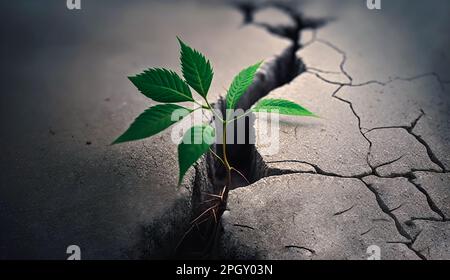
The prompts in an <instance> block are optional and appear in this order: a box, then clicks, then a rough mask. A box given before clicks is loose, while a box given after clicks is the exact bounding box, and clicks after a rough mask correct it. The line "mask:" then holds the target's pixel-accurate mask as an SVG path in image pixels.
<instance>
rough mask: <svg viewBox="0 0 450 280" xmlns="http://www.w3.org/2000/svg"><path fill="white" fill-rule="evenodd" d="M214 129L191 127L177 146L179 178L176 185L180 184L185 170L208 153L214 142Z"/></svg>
mask: <svg viewBox="0 0 450 280" xmlns="http://www.w3.org/2000/svg"><path fill="white" fill-rule="evenodd" d="M214 140H215V138H214V128H212V127H211V126H209V125H200V126H193V127H191V128H190V129H189V130H188V131H187V132H186V134H185V135H184V137H183V140H182V142H181V143H180V144H179V145H178V163H179V166H180V177H179V180H178V184H181V181H182V180H183V177H184V175H185V174H186V172H187V170H188V169H189V168H190V167H191V166H192V165H193V164H194V163H195V162H196V161H197V160H198V159H199V158H200V157H201V156H202V155H203V154H204V153H206V152H207V151H208V149H209V147H210V146H211V145H212V143H213V142H214Z"/></svg>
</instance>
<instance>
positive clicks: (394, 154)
mask: <svg viewBox="0 0 450 280" xmlns="http://www.w3.org/2000/svg"><path fill="white" fill-rule="evenodd" d="M366 137H367V138H368V139H369V140H370V142H372V148H371V150H370V155H369V163H370V165H371V166H373V167H374V168H375V169H376V172H377V174H379V175H380V176H390V175H392V174H405V173H408V172H410V171H411V170H433V171H441V169H440V168H439V166H438V165H436V164H434V163H433V162H432V161H431V160H430V159H429V157H428V154H427V150H426V148H425V147H424V146H423V145H422V144H420V143H419V142H418V141H417V140H416V138H415V137H414V136H412V135H411V134H409V133H408V131H406V130H405V129H402V128H391V129H382V130H373V131H371V132H368V133H366Z"/></svg>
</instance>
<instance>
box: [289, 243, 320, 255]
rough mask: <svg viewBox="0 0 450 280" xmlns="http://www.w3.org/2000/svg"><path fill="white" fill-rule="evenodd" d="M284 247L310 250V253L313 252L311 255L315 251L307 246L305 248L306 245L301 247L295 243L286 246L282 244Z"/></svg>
mask: <svg viewBox="0 0 450 280" xmlns="http://www.w3.org/2000/svg"><path fill="white" fill-rule="evenodd" d="M284 248H286V249H292V248H294V249H300V250H305V251H308V252H310V253H311V254H313V255H314V254H315V253H316V251H315V250H313V249H309V248H306V247H303V246H297V245H287V246H284Z"/></svg>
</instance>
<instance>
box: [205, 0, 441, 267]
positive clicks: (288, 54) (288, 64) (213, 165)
mask: <svg viewBox="0 0 450 280" xmlns="http://www.w3.org/2000/svg"><path fill="white" fill-rule="evenodd" d="M266 5H267V6H273V7H275V8H278V9H280V10H281V11H283V12H285V13H286V14H287V15H288V16H290V17H291V19H293V20H294V22H295V25H294V26H283V25H277V26H272V25H269V24H266V23H261V22H255V21H254V12H255V11H256V10H258V9H260V8H261V7H263V6H264V5H262V6H256V5H255V4H253V3H250V2H248V3H241V4H235V7H237V8H238V9H239V11H241V13H242V15H243V17H244V24H254V25H256V26H259V27H262V28H264V29H265V30H266V31H268V32H269V33H271V34H273V35H276V36H280V37H282V38H286V39H289V40H290V41H291V42H292V45H291V46H290V47H288V48H287V49H286V50H285V51H284V52H283V53H282V54H281V55H279V56H278V57H277V58H276V59H275V60H274V62H272V64H271V65H268V66H267V65H266V67H267V68H266V70H267V71H271V72H272V73H273V74H274V77H275V80H274V81H271V83H267V81H266V83H265V77H264V76H263V75H264V74H260V78H259V80H257V81H255V82H254V83H253V84H252V85H251V87H250V88H249V91H248V92H247V93H246V94H245V95H244V96H246V97H247V99H244V100H243V102H240V104H239V106H238V107H239V108H242V109H245V110H247V109H249V108H250V107H251V106H252V105H253V104H255V103H256V102H257V101H258V100H259V99H260V98H262V97H264V96H266V95H267V94H269V93H270V92H271V91H273V90H274V89H276V88H279V87H282V86H284V85H286V84H288V83H290V82H291V81H292V80H293V79H294V78H295V77H297V76H298V75H300V74H301V73H307V74H312V75H315V76H316V77H317V78H319V79H321V80H322V81H324V82H326V83H329V84H333V85H338V86H339V87H338V88H337V90H335V91H334V92H333V94H332V98H335V99H337V100H339V101H341V102H343V103H346V104H347V105H348V106H349V108H350V109H351V111H352V113H353V115H354V116H355V117H356V118H357V121H358V128H359V131H360V134H361V135H362V137H363V138H364V139H365V140H366V141H367V142H368V143H369V149H368V152H367V156H366V161H367V164H368V166H369V167H370V169H371V172H365V173H362V174H357V175H355V176H342V175H339V174H336V173H333V172H327V171H324V170H323V169H321V168H320V167H319V166H318V165H316V164H312V163H308V162H305V161H299V160H284V161H273V162H262V164H263V165H264V166H266V164H270V163H281V162H296V163H302V164H307V165H309V166H311V167H312V168H313V169H314V171H295V170H283V169H274V168H268V170H267V172H266V174H263V175H262V176H258V175H255V174H256V173H255V171H254V169H256V168H257V167H258V166H257V165H258V164H256V162H257V161H256V160H255V155H254V154H255V153H257V151H256V149H255V148H254V146H253V147H252V148H251V149H249V147H248V146H247V147H246V149H249V150H248V152H247V153H246V155H245V156H244V159H242V158H239V157H238V158H237V159H238V161H242V162H243V163H244V164H247V165H248V163H249V162H250V163H251V165H252V167H253V170H250V171H249V172H248V173H250V175H251V178H252V182H256V181H257V180H259V179H261V178H263V177H270V176H275V175H283V174H293V173H307V174H317V175H322V176H329V177H337V178H349V179H350V178H351V179H359V180H360V181H361V182H362V183H363V184H364V185H365V186H366V187H367V188H368V189H369V190H370V191H371V192H372V193H373V194H374V195H375V198H376V201H377V204H378V206H379V207H380V209H381V210H382V211H383V212H384V213H386V214H387V215H388V216H389V217H390V218H391V219H392V220H393V221H394V223H395V226H396V229H397V231H398V233H399V234H400V235H402V236H403V237H405V238H406V239H408V240H410V242H407V243H402V244H405V245H406V246H407V247H408V248H409V249H410V250H411V251H412V252H414V253H415V254H416V255H417V256H418V257H419V258H421V259H426V258H425V257H424V256H423V255H422V254H421V253H420V252H418V251H417V250H415V249H414V248H412V245H413V244H414V242H415V239H416V238H417V236H418V235H419V234H420V233H419V234H418V235H417V236H415V237H411V236H410V235H409V234H408V233H407V231H406V230H405V229H404V228H403V227H402V225H401V223H400V222H399V220H398V219H397V217H396V216H395V215H394V214H392V212H393V211H395V210H396V209H398V208H400V207H401V206H402V205H400V206H399V207H397V208H395V209H389V208H388V207H387V206H386V204H385V203H384V201H383V200H382V199H381V196H380V195H379V194H378V193H377V192H376V190H375V189H374V188H373V187H372V186H371V185H369V184H366V183H365V182H364V181H363V178H364V177H366V176H370V175H374V176H376V177H380V178H392V177H390V176H386V177H381V176H379V174H377V172H376V169H377V168H380V167H382V166H385V165H389V164H392V163H394V162H396V161H398V160H400V159H401V158H402V157H400V158H398V159H395V160H393V161H391V162H387V163H383V164H381V165H378V166H372V165H371V163H370V160H369V157H370V154H371V149H372V146H373V144H372V142H371V141H370V139H369V138H368V137H367V136H366V134H367V133H369V132H370V131H373V130H377V129H386V128H383V127H380V128H373V129H371V130H368V129H366V128H363V127H362V125H361V118H360V116H359V115H358V114H357V112H356V110H355V108H354V106H353V103H352V102H351V101H349V100H346V99H344V98H342V97H340V96H338V93H339V92H340V91H341V90H342V89H343V88H344V87H363V86H366V85H371V84H377V85H381V86H386V85H388V84H389V83H392V82H394V81H398V80H402V81H413V80H415V79H419V78H423V77H426V76H434V77H435V78H436V80H437V81H438V82H439V84H440V86H441V88H442V89H444V85H446V84H449V83H450V81H445V80H443V79H442V78H441V77H440V76H439V75H438V74H437V73H435V72H430V73H425V74H421V75H418V76H415V77H409V78H403V77H393V78H389V79H388V80H387V81H377V80H370V81H366V82H362V83H354V79H353V77H352V76H351V75H350V74H349V73H348V72H347V71H346V69H345V64H346V62H347V53H346V52H345V51H343V50H341V49H340V48H338V47H337V46H336V45H334V44H332V43H331V42H329V41H326V40H323V39H319V38H317V36H316V29H317V28H320V27H322V26H324V25H325V24H326V23H327V22H328V21H329V20H327V19H309V18H304V17H303V16H302V14H301V13H298V12H296V11H294V10H292V9H291V8H290V7H288V6H286V5H284V4H277V3H272V2H269V4H266ZM304 29H312V30H313V37H312V39H311V40H310V41H309V42H307V43H306V44H303V45H301V44H300V43H299V40H300V37H301V32H302V30H304ZM314 42H319V43H321V44H324V45H327V46H328V47H330V48H332V49H334V50H335V51H336V52H338V53H339V54H340V55H341V56H342V61H341V63H340V65H339V67H340V70H341V72H333V71H325V70H321V69H317V68H313V67H311V68H307V67H306V66H305V65H304V64H303V62H302V61H301V59H300V58H298V57H297V56H296V52H297V51H298V50H299V49H301V48H305V47H307V46H310V45H312V44H313V43H314ZM320 73H322V74H341V73H342V74H343V75H344V76H345V77H346V78H347V79H348V80H349V82H347V83H341V82H336V81H332V80H329V79H326V78H324V77H322V76H321V75H320ZM261 75H262V76H261ZM219 104H220V101H219ZM222 104H223V102H222ZM423 115H424V112H423V111H422V114H421V115H420V116H419V117H418V118H417V119H416V120H414V121H413V122H412V124H411V125H410V126H403V127H400V128H403V129H406V130H407V131H408V133H410V134H411V135H413V136H414V137H415V139H416V140H417V141H418V142H420V143H421V144H422V145H423V146H425V148H426V149H427V153H428V155H429V158H430V160H431V161H432V162H434V163H436V164H437V165H438V166H439V167H441V169H442V172H440V173H447V172H448V170H446V169H445V167H444V165H443V164H442V163H441V162H440V161H439V160H438V159H437V157H436V156H435V154H434V153H433V151H432V149H431V147H430V146H429V145H428V144H427V143H426V141H425V140H423V139H422V138H421V137H420V136H419V135H416V134H415V133H414V132H413V130H414V128H415V126H416V125H417V123H418V122H419V120H420V119H421V118H422V116H423ZM363 130H365V131H366V132H364V131H363ZM217 148H218V147H217V145H216V151H217V152H218V153H219V155H220V153H221V150H222V149H220V148H219V149H217ZM230 148H231V147H230ZM229 150H232V148H231V149H229ZM238 151H239V150H238ZM209 158H210V159H211V157H209ZM235 160H236V159H235ZM208 166H209V169H212V170H213V173H214V171H217V170H218V168H217V162H216V161H211V160H209V161H208ZM412 172H414V171H411V172H409V173H406V174H399V175H396V176H401V177H403V178H407V179H408V180H409V182H411V183H412V184H413V185H414V186H416V188H417V189H418V190H419V191H421V192H422V193H423V194H424V195H425V196H426V198H427V202H428V205H429V206H430V208H431V209H432V210H433V211H434V212H436V213H437V214H439V215H440V216H441V217H442V221H445V220H446V217H445V216H444V215H443V213H442V211H441V210H440V209H439V208H438V207H437V206H436V204H435V203H434V202H433V201H432V199H431V197H430V196H429V194H428V193H427V192H426V191H425V190H424V189H423V188H422V187H421V186H419V185H418V184H415V182H413V180H414V179H415V177H414V174H412ZM247 175H248V174H247ZM211 177H212V178H210V180H211V181H212V180H213V179H214V178H217V177H220V174H219V176H218V174H217V173H214V174H213V175H212V176H211ZM353 207H354V206H352V207H351V208H349V209H346V210H344V211H342V212H338V213H336V214H335V215H341V214H343V213H345V212H347V211H350V210H351V209H352V208H353ZM219 219H220V217H219ZM423 219H425V218H423ZM234 226H236V227H242V228H247V229H251V230H255V229H254V228H253V227H250V226H246V225H239V224H235V225H234ZM371 230H372V228H371V229H369V230H368V231H366V232H364V233H362V234H361V235H365V234H367V233H369V232H370V231H371ZM286 248H297V249H303V250H307V251H309V252H311V253H313V254H314V253H315V251H314V250H311V249H308V248H304V247H301V246H295V245H289V246H286Z"/></svg>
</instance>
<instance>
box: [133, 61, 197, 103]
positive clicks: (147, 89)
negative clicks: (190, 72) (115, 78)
mask: <svg viewBox="0 0 450 280" xmlns="http://www.w3.org/2000/svg"><path fill="white" fill-rule="evenodd" d="M129 79H130V81H131V82H132V83H133V84H134V85H135V86H136V87H137V88H138V89H139V90H140V91H141V92H142V93H143V94H144V95H145V96H147V97H148V98H151V99H153V100H155V101H157V102H164V103H177V102H185V101H194V99H193V98H192V93H191V90H190V89H189V86H188V85H187V84H186V83H185V82H184V81H183V80H182V79H181V78H180V76H178V75H177V73H175V72H173V71H170V70H167V69H160V68H155V69H148V70H146V71H144V72H143V73H141V74H138V75H136V76H133V77H129Z"/></svg>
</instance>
